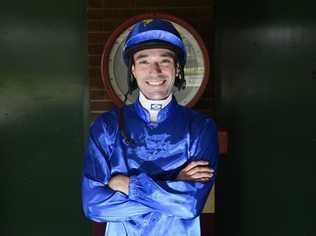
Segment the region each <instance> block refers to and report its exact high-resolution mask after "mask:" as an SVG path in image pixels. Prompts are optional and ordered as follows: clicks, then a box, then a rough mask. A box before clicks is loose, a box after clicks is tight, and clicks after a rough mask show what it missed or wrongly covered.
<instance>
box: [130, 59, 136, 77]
mask: <svg viewBox="0 0 316 236" xmlns="http://www.w3.org/2000/svg"><path fill="white" fill-rule="evenodd" d="M131 73H132V74H133V77H134V78H136V76H135V65H134V63H133V65H132V67H131Z"/></svg>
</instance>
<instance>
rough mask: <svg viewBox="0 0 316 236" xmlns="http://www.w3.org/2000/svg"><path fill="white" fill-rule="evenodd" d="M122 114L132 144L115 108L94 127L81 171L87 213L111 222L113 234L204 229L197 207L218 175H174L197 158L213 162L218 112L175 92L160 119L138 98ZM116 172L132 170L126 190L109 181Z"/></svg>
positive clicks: (162, 234)
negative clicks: (205, 111) (213, 114)
mask: <svg viewBox="0 0 316 236" xmlns="http://www.w3.org/2000/svg"><path fill="white" fill-rule="evenodd" d="M124 118H125V125H126V129H127V133H128V135H129V136H130V137H131V138H132V139H133V140H134V143H132V144H126V142H125V139H124V138H123V137H122V135H121V132H120V129H119V125H118V114H117V111H115V110H113V111H111V112H106V113H104V114H103V115H102V116H100V117H99V118H98V119H97V120H96V121H95V122H94V124H93V125H92V126H91V127H90V134H89V141H88V146H87V150H86V156H85V161H84V170H83V178H82V204H83V210H84V213H85V215H86V216H87V217H88V218H89V219H91V220H93V221H96V222H107V229H106V235H109V236H125V235H128V236H132V235H133V236H138V235H143V236H151V235H153V236H168V235H170V236H178V235H179V236H180V235H181V236H185V235H187V236H193V235H194V236H197V235H200V220H199V215H200V213H201V211H202V208H203V206H204V203H205V201H206V199H207V196H208V193H209V191H210V190H211V188H212V185H213V183H214V177H213V178H211V180H210V181H208V182H193V181H179V180H176V179H175V177H176V176H177V174H178V172H179V171H180V170H181V169H183V168H184V167H185V166H186V165H187V164H188V163H190V162H191V161H193V160H206V161H208V162H209V163H210V166H211V167H212V168H213V169H215V168H216V162H217V156H218V148H217V137H216V135H217V131H216V127H215V124H214V122H213V120H212V119H210V118H207V117H206V116H204V115H202V114H200V113H198V112H195V111H193V110H190V109H188V108H186V107H183V106H180V105H178V104H177V102H176V100H175V98H173V99H172V101H171V102H170V103H169V104H168V105H167V106H166V107H164V108H163V109H162V110H161V111H160V112H159V114H158V120H157V122H155V123H153V122H150V120H149V113H148V112H147V110H145V109H144V108H143V107H142V106H141V104H140V103H139V101H136V102H135V103H134V104H132V105H129V106H126V107H125V108H124ZM115 174H124V175H127V176H129V177H130V180H129V193H128V195H125V194H124V193H121V192H116V191H113V190H112V189H110V188H109V187H108V185H107V184H108V181H109V180H110V178H111V176H113V175H115Z"/></svg>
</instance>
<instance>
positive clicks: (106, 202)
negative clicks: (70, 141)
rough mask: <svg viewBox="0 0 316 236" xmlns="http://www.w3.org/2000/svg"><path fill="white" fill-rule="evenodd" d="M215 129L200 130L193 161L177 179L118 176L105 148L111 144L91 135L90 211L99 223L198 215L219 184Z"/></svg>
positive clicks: (86, 199)
mask: <svg viewBox="0 0 316 236" xmlns="http://www.w3.org/2000/svg"><path fill="white" fill-rule="evenodd" d="M215 132H216V131H215V129H214V128H213V127H212V124H206V125H205V126H204V129H203V130H202V131H199V135H200V136H199V138H198V139H194V143H192V146H191V150H190V152H191V155H192V158H191V160H190V161H189V162H188V165H187V166H185V167H184V168H183V169H181V170H180V171H179V173H178V174H177V176H176V178H175V179H173V180H172V179H171V180H155V179H152V178H151V177H150V176H149V175H147V174H145V173H141V174H138V175H132V176H125V175H122V174H118V175H115V176H112V175H111V170H110V165H109V163H108V160H109V158H107V156H106V152H105V150H103V147H104V146H106V144H103V145H100V143H99V142H100V141H98V138H99V137H100V136H99V135H98V133H94V132H92V133H90V138H89V144H88V149H87V154H86V158H85V163H84V173H83V179H82V202H83V210H84V213H85V215H86V216H87V217H88V218H90V219H92V220H94V221H97V222H108V221H125V220H129V219H133V218H134V217H137V216H139V215H143V214H145V213H149V212H152V211H159V212H163V213H164V214H166V215H168V216H175V217H180V218H182V219H190V218H193V217H196V216H197V215H199V214H200V211H201V210H202V208H203V205H204V202H205V200H206V198H207V196H208V192H209V190H210V189H211V187H212V185H213V183H214V177H213V175H214V174H215V172H214V170H213V168H215V167H216V160H217V143H216V133H215ZM101 137H102V136H101ZM103 138H104V137H102V140H104V139H103Z"/></svg>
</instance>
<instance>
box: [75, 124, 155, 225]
mask: <svg viewBox="0 0 316 236" xmlns="http://www.w3.org/2000/svg"><path fill="white" fill-rule="evenodd" d="M97 126H98V124H96V125H95V126H94V127H93V128H90V135H89V140H88V145H87V148H86V154H85V160H84V166H83V177H82V181H81V193H82V206H83V211H84V214H85V215H86V217H87V218H89V219H91V220H93V221H96V222H109V221H126V220H129V219H132V218H133V217H135V216H139V215H143V214H146V213H149V212H151V211H153V210H152V209H151V208H149V207H147V206H145V205H143V204H141V203H139V202H136V201H133V200H131V199H129V198H128V196H127V195H125V194H124V193H121V192H117V191H113V190H112V189H110V188H109V187H108V186H107V184H108V181H109V179H110V178H111V171H110V165H109V163H108V161H109V158H108V155H107V153H106V150H105V149H104V148H103V147H102V146H101V145H100V142H99V141H100V140H99V139H104V138H105V137H103V136H102V135H104V134H103V133H102V132H101V133H102V135H101V134H98V133H100V132H99V131H100V129H101V130H102V127H97Z"/></svg>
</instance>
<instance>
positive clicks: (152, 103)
mask: <svg viewBox="0 0 316 236" xmlns="http://www.w3.org/2000/svg"><path fill="white" fill-rule="evenodd" d="M171 100H172V94H170V95H169V97H167V98H166V99H163V100H150V99H148V98H146V97H145V96H144V94H143V93H142V92H141V91H140V92H139V102H140V104H141V105H142V107H143V108H145V109H146V110H147V111H148V112H149V115H150V121H152V122H156V121H157V118H158V113H159V111H160V110H161V109H163V108H164V107H165V106H167V105H168V104H169V103H170V102H171Z"/></svg>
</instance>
